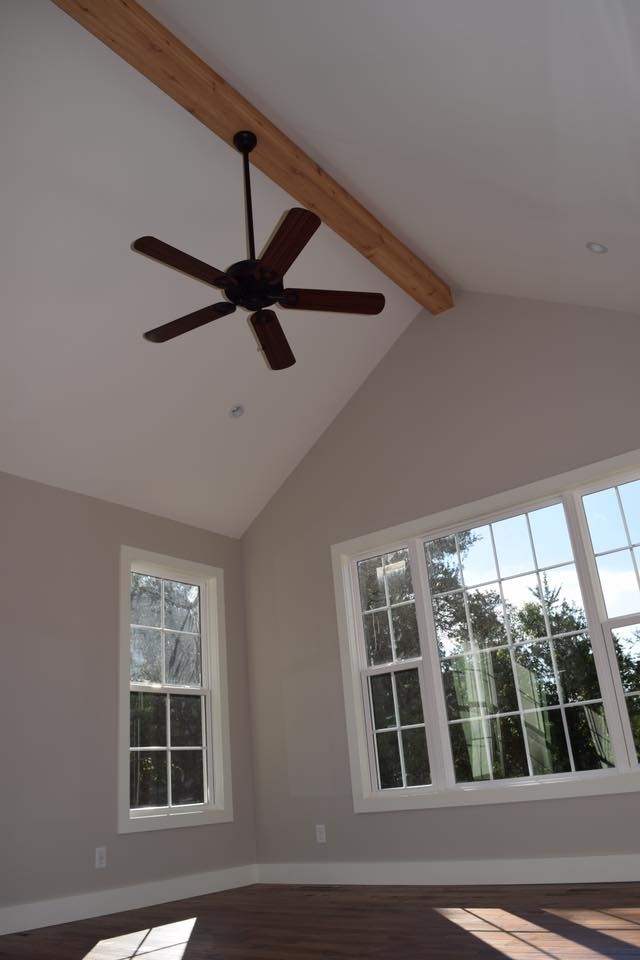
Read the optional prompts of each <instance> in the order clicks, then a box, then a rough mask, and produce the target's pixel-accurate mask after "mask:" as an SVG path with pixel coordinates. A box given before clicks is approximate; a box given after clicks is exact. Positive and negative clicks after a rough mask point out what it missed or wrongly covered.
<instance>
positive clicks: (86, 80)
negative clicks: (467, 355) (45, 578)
mask: <svg viewBox="0 0 640 960" xmlns="http://www.w3.org/2000/svg"><path fill="white" fill-rule="evenodd" d="M145 6H147V7H148V9H149V10H151V12H152V13H154V14H155V15H156V16H158V17H159V18H160V19H161V20H162V21H163V22H164V23H165V24H166V25H167V26H169V27H170V28H171V29H172V30H173V31H174V32H175V33H177V34H178V35H179V36H180V37H181V38H182V39H183V40H185V41H186V42H187V43H188V44H189V46H191V47H192V48H193V49H194V50H195V51H196V52H198V53H199V54H200V55H202V56H203V57H204V58H205V59H206V60H208V61H209V62H210V63H211V65H212V66H213V67H214V68H215V69H217V70H218V71H219V72H220V73H221V74H222V75H223V76H224V77H225V78H226V79H227V80H229V81H230V82H231V83H233V84H234V85H235V86H236V87H237V88H238V89H239V90H240V91H241V92H242V93H244V94H245V95H246V96H247V97H248V98H249V99H250V100H251V101H252V102H253V103H255V104H256V105H257V106H258V107H260V108H261V109H262V110H263V111H264V112H265V113H266V114H267V115H268V116H269V117H270V118H271V119H272V120H273V121H274V122H276V123H277V124H278V125H279V126H281V127H282V129H284V131H285V132H286V133H287V134H289V135H290V136H291V137H292V138H293V139H294V140H296V142H298V143H299V144H300V145H301V146H303V147H305V148H306V149H307V150H308V152H309V153H310V154H311V155H312V156H313V157H314V159H316V160H317V161H319V162H320V163H322V164H323V165H324V166H325V167H326V168H327V169H328V170H329V171H330V172H331V173H332V174H334V175H335V176H336V177H337V179H338V180H339V181H340V182H341V183H343V185H344V186H346V187H347V189H350V190H351V191H352V192H353V193H354V194H355V195H356V196H358V197H359V198H360V199H361V200H362V201H363V202H364V203H365V205H366V206H368V207H369V208H370V209H371V210H372V212H374V213H375V214H377V215H378V216H379V217H380V219H381V220H382V221H383V222H384V223H385V224H386V225H387V226H389V227H390V228H391V229H392V230H394V232H395V233H397V235H398V236H399V237H400V238H401V239H402V240H404V241H405V242H406V243H407V244H408V245H409V246H410V247H411V248H412V249H414V250H415V252H416V253H417V254H419V255H421V256H422V257H424V258H425V259H426V260H427V261H428V262H429V263H430V264H432V265H433V266H435V267H436V268H439V269H440V270H441V271H442V272H443V273H444V274H445V276H446V277H448V278H453V280H454V281H455V282H456V283H457V284H458V285H459V286H462V287H465V288H467V289H475V290H485V291H491V292H497V293H508V294H516V295H522V296H531V297H536V298H541V299H548V300H561V301H569V302H574V303H582V304H587V305H592V306H598V305H603V306H610V307H614V308H617V309H621V310H631V311H640V290H639V288H638V283H637V261H638V252H639V240H640V165H639V160H640V109H639V107H640V3H638V2H637V0H393V2H392V0H322V2H321V3H318V2H317V0H269V2H268V3H265V2H264V0H233V3H224V2H218V3H212V2H211V0H189V3H184V2H182V0H146V2H145ZM0 21H1V22H0V110H1V112H2V118H3V150H2V161H1V162H2V171H1V173H2V179H1V181H0V182H1V184H2V200H3V212H2V217H1V220H0V245H1V248H0V252H1V257H0V285H1V286H2V289H3V331H4V334H3V345H2V350H1V351H0V451H1V452H0V468H1V469H4V470H7V471H9V472H12V473H16V474H19V475H21V476H26V477H31V478H33V479H36V480H41V481H43V482H46V483H52V484H55V485H59V486H62V487H66V488H68V489H72V490H77V491H80V492H83V493H88V494H91V495H93V496H98V497H103V498H105V499H108V500H113V501H116V502H119V503H124V504H127V505H130V506H134V507H138V508H141V509H144V510H148V511H151V512H154V513H158V514H161V515H165V516H170V517H174V518H176V519H179V520H183V521H185V522H188V523H193V524H196V525H198V526H202V527H205V528H208V529H212V530H217V531H219V532H222V533H229V534H231V535H240V534H241V533H242V532H243V530H244V529H246V527H247V525H248V524H249V523H250V522H251V520H252V519H253V517H255V516H256V514H257V513H258V512H259V511H260V509H261V508H262V506H263V505H264V504H265V503H266V502H267V500H268V499H269V498H270V496H272V494H273V493H274V492H275V490H276V489H277V488H278V486H279V485H280V484H281V482H282V481H283V480H284V479H285V477H286V476H287V475H288V473H289V472H290V471H291V470H292V469H293V467H294V466H295V464H296V463H297V462H298V461H299V460H300V459H301V457H302V456H303V455H304V454H305V452H306V451H307V450H308V449H309V448H310V446H311V445H312V444H313V442H314V441H315V440H316V439H317V438H318V436H319V435H320V434H321V433H322V431H323V430H324V429H325V428H326V426H327V425H328V424H329V423H330V421H331V420H332V419H333V417H334V416H335V415H336V414H337V413H338V411H339V410H340V409H341V408H342V406H343V405H344V403H345V402H346V401H347V400H348V398H349V397H350V396H351V395H352V393H353V392H354V391H355V390H356V389H357V387H358V386H359V384H360V383H361V382H362V380H363V379H364V378H365V377H366V376H367V374H368V373H369V372H370V370H371V369H372V368H373V367H374V366H375V364H376V363H377V362H378V361H379V360H380V358H381V357H382V356H383V355H384V353H385V352H386V350H387V349H388V348H389V346H390V345H391V344H392V343H393V341H394V340H395V339H396V338H397V336H399V334H400V333H401V332H402V330H403V329H404V328H405V327H406V325H407V324H408V323H409V322H410V321H411V320H412V319H413V318H414V317H415V316H416V315H417V313H418V308H417V306H416V304H415V303H414V302H413V301H411V300H409V298H407V297H406V296H405V295H404V294H403V293H402V292H400V291H399V290H398V289H397V288H395V287H394V286H393V285H392V284H391V283H390V282H389V281H388V280H387V279H386V278H385V277H383V276H382V275H381V274H380V273H378V272H377V271H376V270H375V269H374V268H373V267H372V266H371V265H370V264H369V263H367V262H366V261H365V260H364V259H363V258H361V257H359V256H358V255H357V254H356V253H355V252H354V251H353V250H352V249H351V248H350V247H348V246H347V245H345V244H344V243H343V242H342V241H341V240H339V239H338V238H337V237H335V236H334V235H333V234H332V233H331V232H330V231H329V230H327V229H326V228H324V227H323V228H321V230H320V231H319V233H318V234H317V235H316V237H314V239H313V240H312V242H311V243H310V244H309V246H308V247H307V249H306V250H305V251H304V253H303V255H302V256H301V257H300V260H299V261H298V262H297V263H296V265H295V266H294V268H293V269H292V270H291V272H290V274H289V275H288V280H289V282H290V283H291V284H295V285H299V286H303V285H309V286H328V287H344V288H353V289H365V290H366V289H371V290H380V291H382V292H383V293H384V294H385V296H386V297H387V303H388V306H387V308H386V309H385V311H384V312H383V313H382V315H381V316H380V317H373V318H371V317H341V316H337V317H336V316H330V315H326V316H325V315H320V314H312V313H307V314H305V313H302V312H293V311H289V312H286V314H285V313H284V311H283V312H282V313H283V314H284V315H283V316H282V317H281V319H282V322H283V326H285V329H286V331H287V334H288V336H289V339H290V341H291V344H292V347H293V350H294V353H295V354H296V356H297V359H298V363H297V364H296V366H294V367H293V368H291V369H290V370H287V371H280V372H277V373H274V372H271V371H269V370H268V369H267V367H266V366H265V364H264V361H263V359H262V357H261V356H260V354H259V353H258V352H257V351H256V347H255V342H254V340H253V337H252V335H251V333H250V331H249V329H248V327H247V323H246V319H245V317H246V315H245V314H240V313H237V314H235V315H233V316H231V317H226V318H224V319H221V320H218V321H216V323H215V324H213V325H211V326H209V327H205V328H203V329H201V330H197V331H194V332H192V333H190V334H188V335H187V336H185V337H182V338H180V339H178V340H175V341H173V342H171V343H168V344H164V345H155V344H149V343H146V342H145V341H143V340H142V338H141V334H142V332H143V331H144V330H145V329H148V328H149V327H152V326H156V325H158V324H160V323H162V322H165V321H167V320H170V319H173V318H174V317H177V316H180V315H182V314H185V313H188V312H189V311H191V310H195V309H197V308H198V307H201V306H204V305H205V304H206V303H209V302H212V300H214V299H216V297H215V292H214V296H213V297H212V295H211V293H212V292H211V291H210V290H208V289H207V288H206V287H204V286H202V285H200V284H198V283H196V282H194V281H191V280H188V279H186V278H183V277H181V276H179V275H177V274H175V273H174V272H173V271H170V270H166V269H164V268H162V267H161V266H159V265H157V264H155V263H152V262H151V261H148V260H146V259H145V258H142V257H139V256H136V255H135V254H133V253H131V251H130V250H129V244H130V242H131V241H132V240H133V239H134V238H135V237H137V236H139V235H141V234H146V233H150V234H154V235H156V236H159V237H161V238H162V239H164V240H166V241H167V242H169V243H173V244H174V245H176V246H178V247H181V248H183V249H185V250H186V251H188V252H190V253H192V254H193V255H195V256H197V257H199V258H201V259H204V260H207V261H208V262H210V263H213V264H215V265H217V266H219V267H221V268H223V267H225V266H227V265H228V264H229V263H230V262H232V261H234V260H237V259H240V258H241V257H242V256H243V254H244V248H243V244H244V235H243V219H242V217H243V214H242V194H241V167H240V160H239V157H238V155H237V154H235V153H234V151H232V150H231V149H230V148H229V147H227V146H226V145H225V144H223V143H222V142H221V141H220V140H218V139H217V138H216V137H215V136H213V135H212V134H211V133H210V132H209V131H207V130H206V129H205V128H204V127H202V126H200V125H199V124H198V123H197V122H196V121H195V120H193V118H191V117H190V116H189V115H188V114H187V113H186V112H185V111H184V110H182V109H181V108H180V107H178V106H177V105H175V104H174V103H172V102H171V101H170V100H169V99H168V98H167V97H166V96H165V95H164V94H162V93H161V92H160V91H158V90H156V89H155V88H154V87H153V86H152V85H151V84H149V83H148V82H147V81H146V80H144V79H143V78H141V77H140V76H138V75H137V74H136V73H135V72H134V71H133V70H132V69H131V68H130V67H128V66H127V65H126V64H124V63H123V62H122V61H121V60H120V59H119V58H118V57H117V56H116V55H115V54H113V53H111V51H109V50H107V49H106V48H105V47H103V46H102V45H101V44H100V43H99V42H98V41H97V40H95V39H94V38H92V37H91V36H89V35H88V34H87V33H86V32H85V31H84V30H82V28H81V27H79V26H78V25H77V24H75V23H74V22H72V21H71V20H70V19H69V18H68V17H67V16H66V15H65V14H63V13H62V12H61V11H60V10H58V9H57V8H55V7H54V6H53V5H52V4H50V3H49V2H48V0H3V3H2V5H1V7H0ZM9 132H10V136H9V135H8V133H9ZM254 190H255V195H254V204H255V213H256V228H257V234H258V237H263V238H266V236H267V235H268V234H269V233H270V232H271V230H272V228H273V226H274V224H275V223H276V222H277V220H278V219H279V217H280V216H281V214H282V212H283V211H284V210H286V209H287V208H288V207H290V206H292V205H293V202H292V201H291V199H290V198H289V197H287V195H286V194H284V193H283V192H282V191H281V190H280V189H279V188H277V187H276V186H274V185H273V184H272V183H270V182H269V181H267V180H266V179H265V178H264V177H262V176H261V175H260V174H259V173H258V172H255V173H254ZM588 240H598V241H602V242H604V243H606V244H608V245H609V248H610V252H609V253H608V254H607V255H606V256H594V255H592V254H589V253H587V252H586V250H585V247H584V244H585V243H586V241H588ZM420 322H425V323H428V322H429V320H428V318H427V317H425V318H424V319H422V320H421V321H420ZM236 402H242V403H243V404H244V405H245V407H246V411H247V412H246V414H245V416H244V417H242V418H241V419H239V420H232V419H230V418H229V416H228V410H229V408H230V407H231V406H232V404H234V403H236ZM337 468H338V467H337Z"/></svg>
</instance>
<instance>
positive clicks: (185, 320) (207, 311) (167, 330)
mask: <svg viewBox="0 0 640 960" xmlns="http://www.w3.org/2000/svg"><path fill="white" fill-rule="evenodd" d="M234 310H235V307H234V305H233V304H232V303H213V304H212V305H211V306H210V307H203V308H202V310H195V311H194V312H193V313H188V314H187V315H186V316H184V317H180V318H179V319H178V320H172V321H171V322H170V323H163V325H162V326H161V327H155V328H154V329H153V330H147V332H146V333H145V335H144V338H145V340H151V341H152V342H153V343H164V342H165V340H173V338H174V337H179V336H180V334H181V333H188V332H189V330H195V329H196V327H202V326H204V324H205V323H211V321H212V320H217V319H218V317H226V316H227V315H228V314H230V313H233V311H234Z"/></svg>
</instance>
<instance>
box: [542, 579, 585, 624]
mask: <svg viewBox="0 0 640 960" xmlns="http://www.w3.org/2000/svg"><path fill="white" fill-rule="evenodd" d="M541 580H542V597H543V599H544V602H545V604H546V607H547V613H548V616H549V624H550V626H551V634H552V636H555V635H557V634H559V633H571V632H574V631H576V630H584V629H585V627H586V626H587V618H586V614H585V612H584V606H583V603H582V593H581V590H580V584H579V583H578V574H577V571H576V568H575V565H574V564H573V563H570V564H567V565H566V566H564V567H556V569H555V570H547V571H545V573H543V574H542V577H541Z"/></svg>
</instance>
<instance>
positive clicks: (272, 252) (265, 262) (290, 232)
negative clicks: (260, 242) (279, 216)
mask: <svg viewBox="0 0 640 960" xmlns="http://www.w3.org/2000/svg"><path fill="white" fill-rule="evenodd" d="M321 223H322V221H321V220H320V217H317V216H316V214H315V213H311V211H309V210H303V209H302V208H301V207H294V208H293V210H289V212H288V213H287V214H286V216H285V217H284V219H283V220H282V222H281V223H280V225H279V226H278V227H277V229H276V232H275V233H274V235H273V237H272V238H271V240H270V241H269V243H268V244H267V247H266V249H265V251H264V253H263V254H262V256H261V257H260V265H261V266H262V267H263V269H265V270H273V272H274V273H277V274H278V276H279V277H283V276H284V275H285V273H286V272H287V270H288V269H289V267H290V266H291V264H292V263H293V261H294V260H295V259H296V257H297V256H298V255H299V254H300V253H302V251H303V249H304V248H305V247H306V245H307V244H308V243H309V240H311V237H312V236H313V235H314V233H315V232H316V230H317V229H318V227H319V226H320V224H321Z"/></svg>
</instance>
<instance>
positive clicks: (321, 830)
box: [316, 823, 327, 843]
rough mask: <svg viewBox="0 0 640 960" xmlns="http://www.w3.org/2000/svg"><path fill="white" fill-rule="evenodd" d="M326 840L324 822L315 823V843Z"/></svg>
mask: <svg viewBox="0 0 640 960" xmlns="http://www.w3.org/2000/svg"><path fill="white" fill-rule="evenodd" d="M326 842H327V828H326V827H325V825H324V823H316V843H326Z"/></svg>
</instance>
